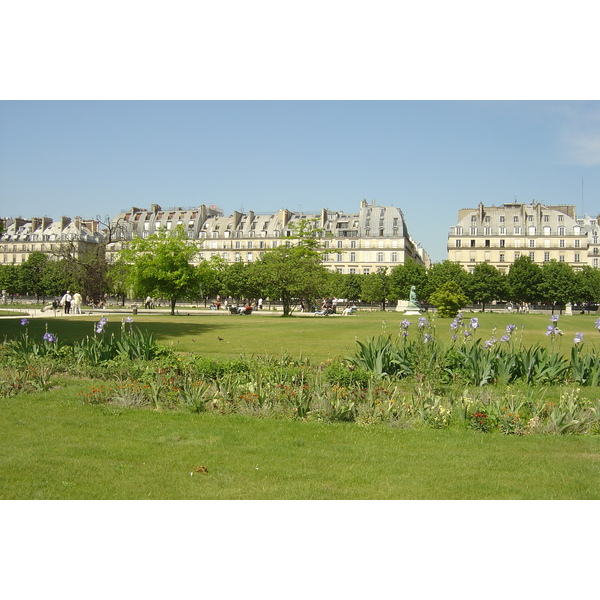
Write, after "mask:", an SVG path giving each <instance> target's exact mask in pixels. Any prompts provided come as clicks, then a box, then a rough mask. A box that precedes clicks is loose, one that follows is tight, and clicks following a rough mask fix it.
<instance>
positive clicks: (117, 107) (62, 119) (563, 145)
mask: <svg viewBox="0 0 600 600" xmlns="http://www.w3.org/2000/svg"><path fill="white" fill-rule="evenodd" d="M582 182H583V186H582ZM363 198H365V199H367V200H369V201H370V200H373V199H374V200H376V201H377V202H378V203H381V204H384V205H394V206H397V207H400V208H401V209H402V211H403V212H404V215H405V219H406V222H407V225H408V230H409V232H410V233H411V234H412V236H413V237H414V239H415V240H416V241H418V242H420V243H421V244H422V245H423V246H424V247H425V249H426V250H427V251H428V252H429V253H430V255H431V257H432V259H433V260H434V261H439V260H444V259H445V258H446V238H447V235H448V231H449V227H450V226H452V225H453V224H455V222H456V220H457V211H458V210H459V209H460V208H466V207H475V206H477V204H478V203H479V202H483V203H484V204H490V205H491V204H496V205H498V204H502V203H503V202H512V201H514V200H515V198H516V199H517V201H520V202H526V203H529V202H531V201H532V200H536V201H539V202H542V203H549V204H559V203H560V204H562V203H567V204H575V205H576V206H577V210H578V213H581V209H582V206H583V208H584V210H585V211H586V212H588V213H590V214H596V213H599V212H600V102H594V101H587V102H583V101H582V102H577V101H576V102H564V101H3V102H1V103H0V206H1V211H0V212H1V213H2V215H3V216H8V217H16V216H22V217H25V218H31V217H33V216H43V215H48V216H51V217H53V218H58V217H60V216H62V215H66V216H71V217H73V216H82V217H84V218H92V217H95V216H96V215H100V216H102V217H104V216H105V215H109V216H114V215H115V214H116V213H118V212H119V211H121V210H123V209H128V208H130V207H131V206H138V207H149V206H150V204H152V203H157V204H160V205H161V206H162V207H163V208H167V207H172V206H182V207H192V206H198V205H200V204H216V205H217V206H219V207H221V208H222V209H223V210H224V211H225V213H226V214H230V213H231V212H233V211H234V210H243V211H247V210H254V211H256V212H272V211H276V210H278V209H279V208H282V207H286V208H289V209H290V210H293V211H300V210H302V211H304V212H317V211H320V209H321V208H328V209H331V210H340V211H346V212H356V211H358V207H359V203H360V201H361V200H362V199H363Z"/></svg>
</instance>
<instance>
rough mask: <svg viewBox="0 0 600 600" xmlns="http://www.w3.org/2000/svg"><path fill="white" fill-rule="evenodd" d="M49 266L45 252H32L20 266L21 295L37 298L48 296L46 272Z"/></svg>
mask: <svg viewBox="0 0 600 600" xmlns="http://www.w3.org/2000/svg"><path fill="white" fill-rule="evenodd" d="M47 265H48V255H47V254H45V253H44V252H32V253H31V254H30V255H29V256H28V258H27V260H26V261H25V262H24V263H23V264H21V265H20V266H19V277H20V281H21V293H23V294H35V296H36V298H37V299H38V301H39V299H40V296H46V294H47V293H48V292H47V286H46V281H44V271H45V270H46V268H47Z"/></svg>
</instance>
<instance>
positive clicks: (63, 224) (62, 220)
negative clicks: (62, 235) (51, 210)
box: [60, 217, 71, 231]
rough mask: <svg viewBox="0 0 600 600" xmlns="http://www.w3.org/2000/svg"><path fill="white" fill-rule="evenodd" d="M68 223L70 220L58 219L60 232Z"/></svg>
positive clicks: (65, 218)
mask: <svg viewBox="0 0 600 600" xmlns="http://www.w3.org/2000/svg"><path fill="white" fill-rule="evenodd" d="M70 222H71V219H70V218H69V217H61V218H60V230H61V231H64V230H65V229H66V228H67V225H68V224H69V223H70Z"/></svg>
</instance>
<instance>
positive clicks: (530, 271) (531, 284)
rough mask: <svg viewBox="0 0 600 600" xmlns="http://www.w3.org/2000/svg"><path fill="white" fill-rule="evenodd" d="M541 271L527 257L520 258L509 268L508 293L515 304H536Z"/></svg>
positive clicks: (538, 296)
mask: <svg viewBox="0 0 600 600" xmlns="http://www.w3.org/2000/svg"><path fill="white" fill-rule="evenodd" d="M541 281H542V270H541V269H540V267H539V266H538V265H536V264H535V263H534V262H532V260H531V259H530V258H529V256H521V257H519V258H517V260H515V262H514V263H513V264H512V265H511V266H510V269H509V270H508V275H507V282H508V293H509V295H510V297H511V299H512V300H514V301H516V302H537V301H538V300H539V298H540V292H539V284H540V282H541Z"/></svg>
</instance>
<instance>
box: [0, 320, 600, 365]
mask: <svg viewBox="0 0 600 600" xmlns="http://www.w3.org/2000/svg"><path fill="white" fill-rule="evenodd" d="M107 316H108V319H109V324H108V328H107V331H109V332H110V331H113V332H115V333H116V332H118V330H119V327H120V323H121V320H122V319H123V318H124V317H125V316H126V315H124V314H122V315H119V314H108V315H107ZM471 317H477V318H478V320H479V327H478V328H477V330H476V333H475V337H476V338H481V340H482V342H484V341H485V340H487V339H489V338H490V337H491V336H492V335H495V336H496V337H497V338H498V339H500V337H501V336H502V334H503V332H504V331H505V329H506V326H507V325H508V324H514V325H516V326H517V330H516V331H515V332H514V334H513V340H514V342H513V343H516V344H522V345H523V346H531V345H533V344H536V343H539V344H541V345H543V346H552V347H553V348H554V349H555V350H557V351H560V352H566V353H568V352H570V348H571V347H572V346H573V339H574V337H575V333H577V332H581V333H583V334H584V336H585V337H584V342H585V344H584V348H585V350H587V351H589V350H591V349H594V347H595V346H600V333H598V331H597V330H596V328H595V322H596V319H597V318H598V315H597V314H595V313H592V314H589V315H587V314H586V315H579V314H577V315H573V316H568V317H567V316H561V317H560V319H559V327H560V329H561V331H562V332H563V334H564V335H562V336H560V337H557V338H556V339H554V340H553V339H552V338H551V337H549V336H546V335H545V334H546V329H547V326H548V325H549V324H550V315H549V314H543V315H542V314H519V313H513V314H506V313H489V312H486V313H465V320H466V321H467V322H468V321H469V320H470V318H471ZM99 318H100V317H99V316H97V315H94V316H88V315H85V316H82V317H79V316H78V317H75V318H67V317H64V316H57V317H54V316H51V317H48V318H44V317H39V318H35V319H31V320H30V324H29V326H28V327H29V333H30V335H32V336H38V337H40V338H41V336H42V335H43V333H44V332H45V331H46V329H48V330H49V331H51V332H52V333H55V334H57V335H58V336H59V339H61V340H62V341H69V342H72V341H73V340H78V339H81V338H82V337H83V336H85V335H93V332H94V327H93V324H94V323H96V322H97V321H98V320H99ZM405 318H408V320H409V321H412V323H413V324H412V325H411V327H410V328H409V331H410V335H412V336H414V335H417V325H416V322H417V320H418V317H415V316H409V317H405V315H404V314H403V313H399V312H395V311H386V312H381V311H374V312H364V311H361V312H359V313H358V314H356V315H353V316H349V317H342V316H333V317H327V318H324V317H315V316H313V315H301V314H298V315H297V316H294V317H291V318H280V317H278V316H273V315H268V316H266V315H262V314H259V313H253V314H252V315H250V316H238V315H228V314H225V313H216V312H212V313H202V314H197V315H190V316H188V315H187V314H180V315H176V316H169V315H137V316H135V317H134V319H135V322H134V326H137V327H139V328H140V329H142V330H148V331H149V332H153V333H154V334H155V337H156V339H157V340H158V341H159V342H161V343H165V344H169V345H172V347H173V348H174V350H176V351H178V352H184V353H188V352H194V353H198V354H205V355H209V356H212V357H215V358H219V357H221V358H231V357H237V356H240V355H244V356H253V355H262V354H267V353H268V354H290V355H291V356H294V357H296V358H298V357H300V356H302V357H305V358H310V359H311V360H314V361H323V360H326V359H329V358H332V357H336V356H346V355H348V354H351V353H353V352H354V350H355V348H356V340H364V339H366V338H368V337H371V336H377V335H380V334H386V335H387V334H389V335H392V336H396V335H397V334H398V332H399V326H400V322H401V321H402V320H403V319H405ZM451 321H452V320H451V319H441V318H434V319H432V325H433V327H434V330H435V335H436V337H437V338H438V339H440V340H441V341H443V342H444V343H447V344H449V343H451V333H452V332H451V331H450V323H451ZM22 331H23V328H22V327H21V325H20V317H19V318H15V319H2V320H0V340H1V339H3V338H4V337H5V336H7V337H14V336H15V335H18V334H19V333H20V332H22Z"/></svg>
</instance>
